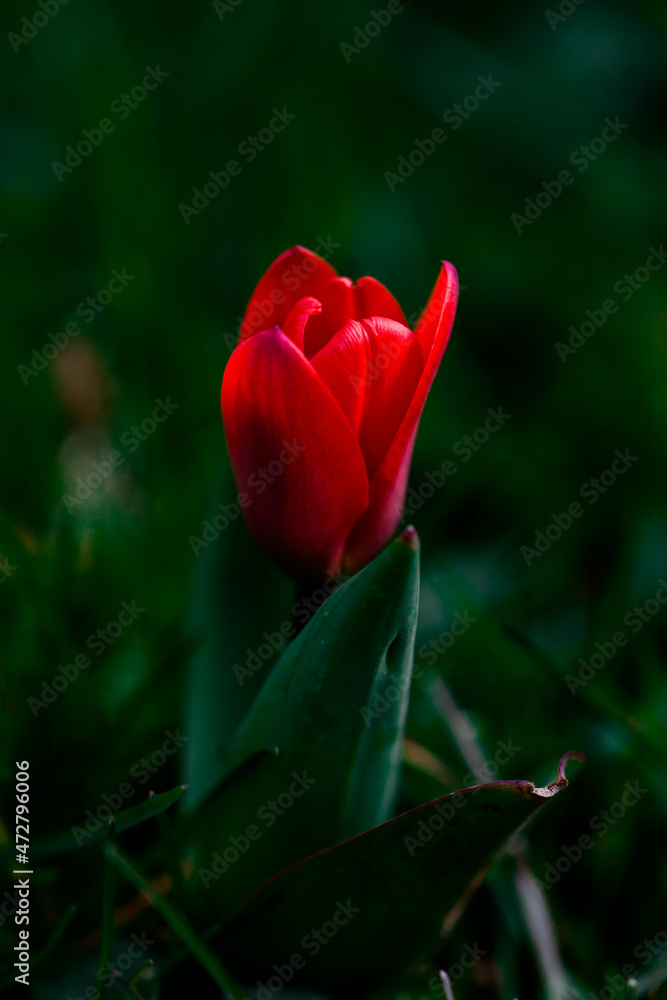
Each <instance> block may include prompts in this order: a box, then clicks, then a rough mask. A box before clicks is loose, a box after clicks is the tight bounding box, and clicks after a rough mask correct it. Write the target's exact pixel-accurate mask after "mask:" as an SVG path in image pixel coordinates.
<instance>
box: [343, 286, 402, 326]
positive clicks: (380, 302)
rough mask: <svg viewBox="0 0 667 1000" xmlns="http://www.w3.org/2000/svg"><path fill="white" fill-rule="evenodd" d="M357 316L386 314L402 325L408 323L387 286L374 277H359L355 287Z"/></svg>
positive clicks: (388, 317)
mask: <svg viewBox="0 0 667 1000" xmlns="http://www.w3.org/2000/svg"><path fill="white" fill-rule="evenodd" d="M355 292H356V296H355V297H356V300H357V309H358V311H359V318H360V319H365V318H366V317H368V316H386V318H387V319H393V320H396V322H397V323H402V324H403V326H407V325H408V321H407V319H406V318H405V314H404V313H403V310H402V309H401V307H400V306H399V304H398V302H397V301H396V299H395V298H394V296H393V295H392V294H391V292H390V291H389V289H388V288H385V286H384V285H383V284H382V283H381V282H380V281H376V280H375V278H359V281H358V282H357V287H356V289H355Z"/></svg>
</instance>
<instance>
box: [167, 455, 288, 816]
mask: <svg viewBox="0 0 667 1000" xmlns="http://www.w3.org/2000/svg"><path fill="white" fill-rule="evenodd" d="M211 492H212V497H213V498H214V499H212V501H211V504H210V506H209V509H208V512H207V515H206V520H205V521H204V522H201V523H200V525H199V526H198V527H197V530H196V531H193V534H192V536H191V546H192V547H193V551H194V552H196V554H195V556H194V570H193V577H192V585H191V594H190V607H189V611H188V621H187V633H188V637H189V638H190V639H191V641H192V643H193V652H192V656H191V659H190V664H189V668H188V679H187V686H186V691H185V705H184V721H183V727H184V731H185V732H186V733H187V734H188V737H189V739H188V743H187V745H186V747H185V751H184V754H183V760H182V765H183V771H182V775H181V777H182V780H183V782H184V783H185V784H187V785H188V788H189V793H188V797H187V799H185V800H184V801H183V812H185V813H188V814H191V813H192V812H193V811H194V810H195V809H196V808H197V806H198V805H199V804H200V803H201V801H202V800H203V799H204V798H205V797H206V795H207V794H208V793H209V792H210V791H211V790H212V789H214V788H215V787H216V785H217V783H218V782H219V780H220V778H221V777H222V776H223V774H224V773H225V753H226V751H227V750H228V748H229V746H230V743H231V740H232V738H233V735H234V733H235V731H236V729H237V727H238V725H239V723H240V721H241V719H242V718H243V716H244V714H245V713H246V711H247V710H248V708H249V707H250V705H251V704H252V702H253V700H254V699H255V697H256V695H257V693H258V691H259V690H260V688H261V686H262V682H263V680H264V677H265V676H266V675H267V674H268V672H269V670H270V669H271V664H272V659H273V656H272V655H271V656H269V657H268V658H267V659H266V660H265V661H262V663H261V664H260V669H258V670H257V672H254V673H253V672H251V671H245V675H244V676H242V677H241V678H240V679H239V676H238V673H239V671H241V670H243V668H244V665H245V663H246V661H247V659H248V656H249V654H250V653H251V652H252V651H253V650H254V649H255V648H256V643H257V642H258V636H261V634H262V632H263V631H268V632H270V633H271V632H273V631H274V629H275V626H276V624H278V623H280V621H281V619H282V617H283V615H284V611H283V610H281V608H282V607H283V605H287V604H288V601H289V587H290V584H289V583H288V581H286V580H285V579H284V578H282V577H281V575H280V574H279V573H278V572H277V570H274V569H273V568H272V567H271V566H270V564H268V563H267V562H266V560H263V561H262V564H261V565H262V572H261V573H260V572H258V566H257V559H256V555H257V552H256V546H255V543H254V541H253V540H252V538H251V537H250V535H249V534H248V531H247V530H246V528H245V525H244V524H243V521H242V518H241V517H240V512H239V514H238V516H237V517H236V519H235V520H232V521H231V523H229V524H227V527H224V526H225V524H226V523H227V521H228V518H227V517H226V516H225V515H224V514H223V513H222V512H221V510H220V500H221V499H222V500H224V501H226V502H227V507H226V508H225V509H227V510H228V511H230V513H233V509H234V508H233V497H234V496H235V493H234V480H233V477H232V472H231V468H230V466H229V462H228V461H227V460H226V458H225V459H221V463H220V467H219V469H218V473H217V475H216V477H215V483H214V485H213V488H212V491H211ZM230 504H231V505H232V506H230ZM222 506H223V507H225V503H223V505H222ZM237 510H238V508H237ZM205 525H206V526H207V527H205ZM264 563H266V565H264ZM278 638H279V640H280V642H281V644H282V645H284V644H285V641H286V640H285V637H284V636H279V637H278ZM247 674H251V676H247Z"/></svg>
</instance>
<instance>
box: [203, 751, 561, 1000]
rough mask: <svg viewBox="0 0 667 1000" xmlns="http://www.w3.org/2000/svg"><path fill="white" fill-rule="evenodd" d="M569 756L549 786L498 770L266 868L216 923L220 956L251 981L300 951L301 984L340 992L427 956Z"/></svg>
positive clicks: (368, 985)
mask: <svg viewBox="0 0 667 1000" xmlns="http://www.w3.org/2000/svg"><path fill="white" fill-rule="evenodd" d="M567 756H569V755H566V757H564V758H563V759H562V761H561V763H560V766H559V769H558V775H557V777H556V779H555V780H554V781H553V782H552V783H551V784H550V785H548V786H547V787H546V788H536V787H535V785H534V784H533V783H532V782H530V781H499V782H493V783H492V784H486V785H477V786H475V787H473V788H468V789H465V790H463V791H461V792H455V793H451V794H449V795H445V796H443V797H441V798H439V799H435V800H434V801H432V802H428V803H426V804H425V805H423V806H419V807H418V808H417V809H412V810H410V811H409V812H407V813H404V814H403V815H401V816H399V817H397V818H396V819H393V820H390V821H389V822H388V823H385V824H383V825H382V826H379V827H376V828H375V829H373V830H369V831H368V832H366V833H363V834H361V835H359V836H357V837H354V838H352V839H351V840H348V841H346V842H344V843H342V844H337V845H336V846H335V847H331V848H329V849H326V850H324V851H321V852H320V853H318V854H316V855H314V856H312V857H311V858H307V859H306V860H304V861H301V862H298V863H297V864H295V865H293V866H291V867H290V868H288V869H287V870H285V871H283V872H280V873H278V874H277V875H274V876H273V877H272V878H271V879H269V880H268V881H267V882H265V883H264V884H263V885H261V886H260V887H259V888H258V889H257V890H256V891H255V892H254V893H253V894H252V896H251V897H250V898H249V899H248V900H246V901H245V903H244V904H243V905H242V906H241V907H240V908H239V909H238V911H237V912H236V913H235V914H234V915H233V917H232V918H231V920H230V921H229V923H228V924H227V926H226V927H225V928H224V930H223V934H222V935H221V940H220V951H221V954H222V957H223V961H226V962H227V964H228V965H229V967H230V969H231V970H232V971H233V973H234V974H235V975H236V977H237V979H239V980H240V981H246V980H247V981H252V982H255V981H256V980H257V979H258V978H260V979H261V978H262V977H263V976H266V975H270V974H271V968H272V965H273V964H274V963H278V964H281V963H285V962H288V961H289V960H290V958H291V957H292V956H294V955H301V956H302V957H303V960H304V963H305V964H304V967H303V969H302V970H300V971H299V973H298V974H295V979H294V981H295V982H297V980H298V985H304V986H308V987H313V988H318V987H321V988H324V987H326V989H327V990H328V991H330V992H331V993H332V994H334V995H340V996H349V993H350V984H351V983H353V984H354V987H355V990H356V991H357V992H358V993H359V995H365V993H364V991H369V990H371V989H373V988H376V987H377V986H378V985H381V984H382V982H383V981H384V980H387V979H389V978H390V977H392V976H394V975H397V974H400V973H401V972H403V971H404V970H405V968H406V967H407V966H408V965H409V963H410V962H412V961H413V960H415V959H416V958H418V957H420V956H422V955H425V957H427V958H433V956H434V954H435V951H436V948H437V944H438V938H439V931H440V928H441V926H442V922H443V919H444V918H446V917H448V918H449V921H450V922H453V921H454V919H455V918H456V917H458V914H459V912H460V909H461V908H462V905H463V903H465V902H466V901H467V899H468V896H469V894H470V892H471V891H472V889H473V888H475V887H476V886H477V885H478V884H479V882H480V881H481V879H482V877H483V875H484V874H485V872H486V869H487V868H488V867H489V866H490V864H491V863H492V861H493V860H494V858H495V857H496V855H497V854H498V852H499V851H500V850H501V849H502V848H503V847H504V846H505V844H506V843H507V841H508V840H509V838H510V837H511V836H512V835H513V834H514V833H515V832H516V831H517V830H518V829H519V828H520V827H521V826H523V824H524V823H525V822H526V821H527V820H528V819H529V818H530V817H531V816H532V815H533V813H535V812H536V810H538V809H539V808H540V807H541V806H543V805H544V803H545V802H547V801H548V800H549V799H551V798H552V797H553V796H554V795H555V794H556V793H557V792H558V791H559V790H560V789H561V788H563V787H565V785H567V779H566V778H565V773H564V764H565V761H566V759H567ZM318 942H320V943H319V946H318ZM355 995H356V994H355Z"/></svg>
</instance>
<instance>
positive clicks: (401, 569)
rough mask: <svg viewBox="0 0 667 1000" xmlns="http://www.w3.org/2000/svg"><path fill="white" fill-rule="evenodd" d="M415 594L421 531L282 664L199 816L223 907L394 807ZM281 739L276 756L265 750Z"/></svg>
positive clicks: (382, 559) (208, 881) (320, 617)
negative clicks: (229, 775) (214, 798)
mask: <svg viewBox="0 0 667 1000" xmlns="http://www.w3.org/2000/svg"><path fill="white" fill-rule="evenodd" d="M418 598H419V548H418V541H417V538H416V534H415V532H414V529H409V530H408V531H407V532H405V533H404V535H403V536H401V538H400V539H398V540H397V541H395V542H394V543H393V544H392V545H390V546H389V547H388V548H387V549H385V551H384V552H383V553H382V554H381V555H380V556H378V558H377V559H376V560H375V561H374V562H373V563H371V564H370V565H369V566H367V567H366V569H364V570H363V572H361V573H359V574H358V575H357V576H355V577H354V578H353V579H351V580H349V581H348V582H347V583H345V584H344V585H343V586H342V587H340V589H339V590H337V591H336V592H335V593H334V594H333V595H332V596H331V597H330V598H329V599H328V600H327V602H326V604H325V605H324V606H323V607H322V608H321V609H320V610H319V611H318V612H317V613H316V614H315V616H314V617H313V618H312V619H311V621H310V622H309V624H308V625H307V626H306V628H305V629H304V630H303V632H302V633H301V634H300V635H299V636H298V637H297V638H296V639H295V640H294V641H293V642H292V644H291V645H290V646H289V648H288V649H287V650H286V651H285V652H284V653H283V655H282V657H281V658H280V660H279V661H278V663H277V664H276V666H275V667H274V669H273V671H272V672H271V674H270V676H269V677H268V679H267V681H266V683H265V684H264V687H263V688H262V690H261V692H260V694H259V696H258V698H257V699H256V701H255V703H254V704H253V706H252V708H251V710H250V712H249V714H248V715H247V717H246V719H245V720H244V723H243V724H242V726H241V727H240V730H239V733H238V735H237V737H236V739H235V740H234V743H233V746H232V748H231V751H230V754H229V756H228V758H227V764H228V769H229V771H233V770H234V769H237V768H239V767H241V766H243V764H244V762H245V761H247V760H249V759H255V760H256V763H255V764H254V766H253V767H252V768H251V769H250V770H249V771H248V772H247V777H243V776H241V777H239V778H238V779H237V780H235V781H233V782H231V783H230V784H229V786H228V789H227V791H226V792H225V794H223V795H221V796H220V797H219V803H218V805H217V808H213V809H212V808H208V809H207V810H206V822H205V823H201V824H200V831H201V832H200V833H199V838H198V839H199V846H200V850H199V865H200V871H199V875H200V878H201V880H202V882H203V884H204V885H205V886H207V887H208V886H214V887H215V890H216V892H215V896H216V903H217V908H218V909H217V912H218V913H219V912H220V908H222V910H224V911H225V912H226V913H227V914H228V913H230V912H231V910H232V909H233V908H234V907H235V906H236V905H237V904H238V903H239V902H240V901H241V900H242V899H243V898H244V897H245V896H246V895H247V894H248V892H249V891H250V890H251V889H252V888H253V887H254V886H256V885H257V884H258V882H259V881H261V880H262V879H264V878H267V877H268V876H269V875H272V874H273V873H274V872H276V871H278V870H280V869H281V868H283V867H284V866H285V865H287V864H290V863H291V862H293V861H297V860H299V859H300V858H303V857H306V856H307V855H309V854H312V853H313V851H316V850H319V849H321V848H323V847H328V846H330V845H331V844H334V843H336V842H337V841H339V840H342V839H344V838H345V837H349V836H352V835H353V834H356V833H359V832H361V831H362V830H365V829H369V828H370V827H372V826H375V825H377V824H378V823H381V822H383V821H384V820H386V819H387V818H389V816H390V815H391V810H392V808H393V806H394V801H395V796H396V790H397V782H398V778H399V773H400V761H401V745H402V740H403V734H404V727H405V720H406V715H407V706H408V698H409V688H410V678H411V671H412V661H413V649H414V633H415V623H416V617H417V606H418ZM269 746H277V747H278V748H279V754H278V755H277V756H269V755H267V754H266V752H264V754H263V758H262V759H259V760H258V759H257V754H258V752H260V751H265V748H266V747H269Z"/></svg>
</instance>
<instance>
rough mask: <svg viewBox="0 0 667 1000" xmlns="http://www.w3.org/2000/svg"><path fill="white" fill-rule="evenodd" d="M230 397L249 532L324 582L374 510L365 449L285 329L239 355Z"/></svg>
mask: <svg viewBox="0 0 667 1000" xmlns="http://www.w3.org/2000/svg"><path fill="white" fill-rule="evenodd" d="M221 399H222V413H223V419H224V423H225V430H226V434H227V444H228V448H229V453H230V456H231V460H232V464H233V466H234V474H235V476H236V483H237V486H238V489H239V494H240V495H242V494H245V495H246V497H247V505H246V507H245V509H244V516H245V519H246V522H247V524H248V528H249V529H250V531H251V533H252V534H253V536H254V537H255V539H256V540H257V542H259V544H260V545H261V546H262V547H263V548H264V549H265V550H266V552H267V553H268V554H269V555H270V557H271V558H272V559H273V560H274V561H275V562H276V563H277V564H278V565H279V566H280V567H281V568H282V569H284V570H285V571H286V572H287V573H289V574H290V575H292V576H295V577H297V578H299V579H304V580H312V579H317V578H319V579H322V578H323V577H324V575H325V574H326V572H327V570H331V569H335V568H337V566H338V564H339V562H340V559H341V555H342V550H343V546H344V544H345V539H346V537H347V535H348V533H349V531H350V528H351V527H352V525H353V524H354V522H355V521H356V520H357V519H358V518H359V516H360V514H361V513H362V512H363V511H364V510H365V508H366V505H367V503H368V478H367V476H366V468H365V465H364V460H363V456H362V453H361V449H360V447H359V445H358V443H357V441H356V439H355V437H354V435H353V434H352V431H351V430H350V428H349V426H348V424H347V421H346V420H345V418H344V417H343V414H342V413H341V410H340V407H339V406H338V405H337V403H336V401H335V400H334V399H333V397H332V396H331V394H330V392H329V390H328V389H327V388H326V386H324V384H323V383H322V382H321V380H320V378H319V376H318V375H317V374H316V373H315V371H314V370H313V368H312V366H311V365H310V363H309V362H308V361H307V360H306V358H305V357H304V356H303V354H302V353H301V351H300V350H299V349H298V348H297V347H295V345H294V344H293V343H292V342H291V341H290V340H289V339H288V338H287V337H286V336H285V334H284V333H283V332H282V331H281V330H279V329H273V330H268V331H265V332H263V333H259V334H257V335H256V336H254V337H251V338H250V339H249V340H247V341H245V342H244V343H243V344H240V345H239V346H238V347H237V348H236V350H235V351H234V353H233V354H232V356H231V358H230V360H229V362H228V364H227V368H226V369H225V375H224V379H223V383H222V397H221ZM281 454H282V458H281ZM272 463H275V465H272ZM272 469H273V473H272V471H271V470H272ZM264 471H265V472H266V475H263V472H264ZM267 477H268V479H272V480H273V481H272V482H268V479H267ZM241 500H243V496H241Z"/></svg>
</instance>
